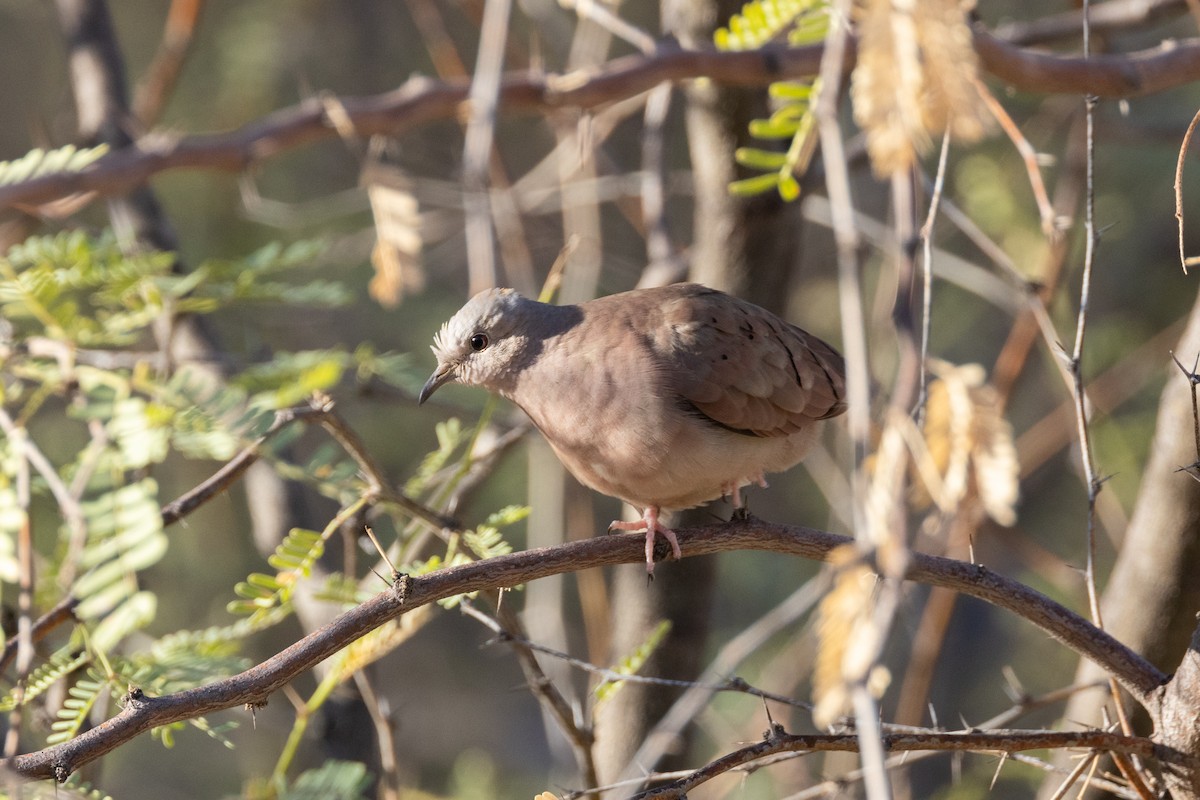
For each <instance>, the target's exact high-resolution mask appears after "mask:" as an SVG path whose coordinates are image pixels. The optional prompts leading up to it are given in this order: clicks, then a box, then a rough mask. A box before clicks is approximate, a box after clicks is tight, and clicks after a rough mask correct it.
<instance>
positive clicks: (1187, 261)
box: [1175, 111, 1200, 275]
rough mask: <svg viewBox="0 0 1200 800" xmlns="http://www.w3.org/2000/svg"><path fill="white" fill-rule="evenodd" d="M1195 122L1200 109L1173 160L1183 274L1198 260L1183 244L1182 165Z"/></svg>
mask: <svg viewBox="0 0 1200 800" xmlns="http://www.w3.org/2000/svg"><path fill="white" fill-rule="evenodd" d="M1196 123H1200V111H1197V112H1196V113H1195V115H1193V116H1192V121H1191V122H1189V123H1188V126H1187V130H1186V131H1185V132H1184V134H1183V141H1182V142H1180V144H1179V160H1178V161H1176V162H1175V219H1176V220H1178V222H1179V265H1180V266H1181V267H1183V274H1184V275H1187V271H1188V266H1190V265H1191V264H1195V263H1197V262H1198V261H1200V259H1197V258H1188V256H1187V251H1186V250H1185V248H1184V244H1183V165H1184V162H1185V161H1186V160H1187V153H1188V148H1189V147H1190V146H1191V144H1192V134H1193V133H1195V132H1196Z"/></svg>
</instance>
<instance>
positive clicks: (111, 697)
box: [0, 231, 528, 797]
mask: <svg viewBox="0 0 1200 800" xmlns="http://www.w3.org/2000/svg"><path fill="white" fill-rule="evenodd" d="M316 252H317V246H316V245H314V244H312V243H305V242H302V243H298V244H293V245H286V246H285V245H270V246H268V247H265V248H262V249H260V250H258V251H256V252H255V253H252V254H251V255H249V256H246V257H244V258H241V259H234V260H227V261H212V262H206V263H204V264H202V265H200V266H199V267H198V268H197V269H195V270H194V271H192V272H189V273H187V274H186V275H182V274H178V273H177V272H175V270H174V266H175V259H174V257H173V256H172V255H171V254H162V253H159V254H133V255H130V254H127V253H124V252H123V251H122V250H121V248H120V247H119V246H118V243H117V242H116V240H115V238H114V237H113V236H112V235H111V234H108V233H104V234H100V235H97V236H92V235H88V234H85V233H82V232H79V231H67V232H63V233H59V234H55V235H51V236H39V237H33V238H31V239H29V240H27V241H26V242H24V243H22V244H21V245H18V246H16V247H14V248H12V249H11V250H10V251H9V252H8V253H7V254H6V255H5V256H3V257H0V314H2V315H3V317H2V320H0V410H3V412H4V415H5V420H6V422H5V424H6V426H9V428H10V429H11V430H12V435H9V436H6V437H4V438H3V439H2V440H0V582H9V583H15V582H16V580H17V577H18V569H17V559H16V541H17V539H18V534H19V533H20V532H21V531H22V530H24V528H25V527H26V526H29V527H30V528H31V529H33V530H34V532H35V533H36V534H37V535H36V537H35V540H36V541H37V543H38V545H39V547H41V548H42V550H43V551H44V552H40V553H38V554H37V556H38V557H37V559H36V564H37V570H38V572H39V574H38V575H36V576H35V585H36V586H37V587H38V589H39V592H40V596H39V598H38V601H39V604H44V605H46V606H49V605H52V604H53V603H56V602H58V601H59V600H61V598H62V596H63V594H64V593H70V594H71V595H72V596H73V597H74V598H75V599H76V600H77V601H78V602H77V606H76V614H77V617H78V620H79V622H78V624H77V625H76V626H75V627H74V629H73V633H72V635H71V637H70V640H69V642H66V643H65V644H63V645H62V646H61V648H60V649H59V650H58V651H57V652H56V653H54V654H53V655H51V656H50V657H49V658H47V659H45V660H44V661H41V662H40V663H39V662H35V664H34V665H33V667H32V670H31V672H30V674H29V675H28V676H27V677H26V679H25V681H24V688H23V691H21V692H17V691H13V692H10V693H9V694H8V695H6V696H4V697H3V698H0V710H11V709H13V708H15V707H16V706H17V705H18V704H21V705H26V706H28V705H33V704H38V705H43V704H46V703H47V702H48V698H53V697H56V696H60V695H62V696H65V700H63V701H62V704H61V706H59V707H57V708H55V707H50V708H47V709H46V712H45V713H46V714H48V715H49V716H51V717H52V718H53V719H54V722H53V725H52V731H51V735H50V738H49V740H48V741H49V742H51V743H56V742H63V741H66V740H68V739H70V738H71V737H73V736H75V735H76V734H77V733H78V732H79V731H80V730H81V729H82V728H83V726H84V725H85V724H87V722H88V720H89V719H94V718H97V717H99V716H101V715H102V714H103V713H106V712H107V710H108V709H109V708H110V705H111V704H112V703H114V702H121V701H122V699H123V698H124V696H125V695H126V694H127V693H128V692H129V691H130V689H131V688H133V687H136V688H137V689H139V690H140V691H142V692H144V693H146V694H147V695H149V696H161V695H167V694H171V693H174V692H179V691H182V690H185V689H189V688H193V687H196V686H201V685H203V684H205V683H208V682H211V681H213V680H215V679H219V678H221V677H223V676H228V675H232V674H235V673H237V672H240V671H242V670H244V669H246V668H247V666H248V661H247V660H246V659H245V657H244V656H242V654H241V645H242V643H243V641H244V640H245V639H246V638H247V637H249V636H252V635H254V634H256V633H258V632H261V631H263V630H265V629H267V628H269V627H271V626H274V625H277V624H278V623H279V622H281V621H283V620H285V619H287V618H288V617H289V616H290V615H291V613H292V599H293V597H294V593H295V591H296V590H297V589H298V587H299V586H300V585H301V584H302V583H303V582H304V581H306V580H308V579H309V578H311V577H312V576H313V574H314V571H315V567H316V564H317V562H318V561H319V560H320V559H321V558H322V556H323V554H324V551H325V549H326V543H327V541H328V539H329V538H330V537H331V536H332V535H333V534H334V533H335V532H337V531H339V530H340V529H341V528H342V526H343V525H345V524H347V523H348V522H349V521H354V522H356V523H358V522H359V520H360V517H362V516H363V515H364V514H365V513H366V512H367V511H368V510H371V511H372V512H373V513H374V514H375V524H378V525H382V526H383V527H384V528H387V529H391V530H393V531H394V532H395V534H396V537H397V544H398V546H400V547H406V546H407V545H408V544H409V543H411V542H412V541H417V540H419V539H420V537H419V535H418V534H419V533H420V530H421V529H420V528H419V527H418V526H416V525H414V523H413V520H412V519H411V518H410V516H409V512H408V511H406V510H405V509H404V508H403V507H402V506H401V504H398V503H389V502H388V498H387V497H377V496H376V495H377V494H378V489H377V488H375V487H376V484H374V483H371V482H369V481H368V480H366V479H365V478H364V476H363V475H361V474H360V466H359V462H358V461H357V460H356V458H355V457H354V456H355V455H357V454H353V453H349V452H347V449H346V448H347V447H348V445H347V443H346V442H344V441H342V440H341V439H340V438H339V439H336V440H327V441H323V442H316V443H314V444H313V445H312V446H305V447H304V448H303V452H304V453H305V455H304V456H303V457H301V458H299V459H296V458H293V457H292V456H290V455H289V453H290V452H291V450H290V448H289V447H288V445H291V444H294V443H296V442H297V439H298V438H299V437H301V436H304V435H305V427H304V425H302V424H300V423H299V422H290V421H291V420H297V419H301V418H303V417H305V416H311V413H312V410H313V407H312V406H310V405H309V403H308V400H309V398H311V397H312V396H313V395H314V394H315V393H324V392H336V391H337V389H338V387H339V386H341V385H342V384H344V383H345V382H347V381H348V380H354V381H357V382H359V383H367V382H370V381H375V380H378V381H381V382H383V383H387V384H391V385H394V386H399V387H401V388H403V389H408V390H413V389H415V388H417V387H419V386H420V383H421V381H422V378H423V375H420V374H418V371H417V370H416V369H415V368H414V367H413V365H412V363H411V361H410V360H409V359H408V358H407V356H404V355H399V354H391V353H377V352H375V351H374V350H373V349H372V348H370V347H359V348H358V349H356V350H355V351H353V352H346V351H342V350H336V349H328V350H310V351H301V352H295V353H281V354H277V355H275V356H274V357H272V358H271V359H269V360H266V361H264V362H262V363H258V364H252V365H245V366H242V367H241V368H236V367H231V368H229V369H228V370H226V371H225V372H224V373H223V374H219V375H218V374H217V373H216V371H215V370H213V369H211V368H210V367H208V366H206V365H202V364H183V365H172V364H168V363H165V361H164V359H162V358H161V357H160V356H159V354H158V353H157V352H155V351H153V350H149V349H146V343H147V342H148V341H150V340H151V338H152V337H151V334H152V330H151V326H152V325H153V324H156V321H157V320H159V319H160V318H163V317H164V316H170V315H173V314H178V313H184V312H186V313H190V314H208V313H212V312H214V311H217V310H220V309H222V308H226V307H228V306H230V305H232V304H238V303H247V302H254V303H263V302H282V303H289V304H300V303H321V304H329V303H336V302H341V301H343V300H344V299H345V298H346V297H347V293H346V292H345V291H344V289H342V288H341V287H340V286H339V285H336V284H332V283H330V282H328V281H325V280H309V281H300V282H296V281H294V280H293V279H292V276H291V274H292V273H293V271H294V270H295V269H296V268H298V267H300V266H302V265H304V264H305V263H307V262H308V261H310V260H311V259H312V257H313V256H314V255H315V254H316ZM296 411H303V412H306V413H305V414H297V413H295V412H296ZM485 423H486V420H485V421H484V422H481V424H480V428H481V427H482V425H483V424H485ZM480 428H475V429H472V430H467V429H464V428H463V426H462V425H461V424H460V423H459V422H458V421H457V420H451V421H449V422H447V423H444V424H442V425H439V426H438V446H437V448H436V449H435V450H434V452H432V453H430V454H429V455H428V456H426V458H425V459H424V460H423V462H422V465H421V467H420V468H419V469H418V470H417V473H416V475H415V476H414V478H413V479H412V480H410V481H409V482H408V483H407V484H406V486H405V491H406V493H407V494H408V495H409V496H410V497H413V498H415V499H418V500H420V501H421V502H424V503H427V504H429V505H431V506H438V507H440V506H441V505H442V504H444V503H446V502H448V499H449V498H450V497H451V496H452V494H453V492H454V491H455V487H457V486H458V485H459V482H460V481H461V480H462V479H463V478H464V477H465V476H466V475H467V473H468V471H469V467H470V464H471V455H470V454H471V451H472V448H473V446H474V442H475V438H476V436H477V435H478V431H479V430H480ZM26 442H28V444H25V443H26ZM306 444H307V443H306ZM297 449H300V448H297ZM34 450H36V452H37V453H38V454H45V455H44V457H42V459H41V460H39V461H38V462H37V463H36V465H34V467H33V468H31V464H33V461H31V460H29V459H28V453H29V452H32V451H34ZM241 453H252V454H254V455H255V456H256V457H258V458H260V459H262V460H265V461H266V462H268V463H270V464H271V465H272V466H274V468H275V469H276V470H277V471H278V472H280V473H281V474H282V475H283V476H285V477H288V478H293V479H296V480H301V481H304V482H306V483H307V484H309V485H310V486H312V487H314V488H315V489H316V490H317V491H319V492H321V493H322V494H325V495H326V496H328V497H331V498H335V499H337V501H338V502H339V503H341V505H342V511H341V512H340V513H339V514H338V515H336V516H335V517H334V519H332V520H331V521H330V522H329V523H328V525H326V526H325V528H324V529H323V530H321V531H315V530H303V529H295V530H293V531H291V533H290V534H289V535H288V536H287V537H286V538H285V539H284V541H283V542H282V543H280V544H279V546H278V547H277V548H276V550H275V552H274V553H273V554H272V555H271V556H270V558H268V559H267V561H268V563H269V565H270V567H271V568H272V569H273V570H274V571H273V572H269V571H268V572H254V573H252V574H250V575H248V576H247V577H246V579H245V580H244V581H241V582H239V583H238V584H237V585H236V586H235V588H234V595H235V597H234V599H233V600H232V602H230V603H229V604H228V608H229V610H230V611H232V612H235V613H238V614H243V615H244V616H243V617H242V618H241V619H237V620H235V621H233V622H232V623H230V624H226V625H215V626H212V627H209V628H205V629H203V630H198V631H179V632H168V633H165V634H162V635H158V636H157V637H155V636H149V635H147V634H146V631H147V630H150V627H149V626H150V625H151V623H152V622H154V620H155V618H156V615H157V611H158V596H157V594H156V593H155V591H154V590H153V589H152V588H150V587H152V586H153V583H151V582H147V581H145V580H144V575H145V574H146V572H147V571H148V570H150V569H152V568H153V567H154V566H155V565H156V564H158V563H160V562H161V560H162V559H163V557H164V555H165V554H166V553H167V552H168V550H169V548H170V547H171V544H172V537H169V536H168V535H167V534H166V532H165V530H164V521H165V520H171V521H173V520H174V517H173V516H171V515H168V514H166V513H165V507H164V500H165V499H167V498H164V497H163V496H162V486H161V485H160V481H159V480H158V479H157V478H156V473H158V472H159V471H160V470H161V469H162V467H163V466H164V464H166V463H167V462H169V461H171V460H174V459H179V458H186V459H202V460H215V461H229V460H230V459H233V458H235V457H237V456H238V455H239V454H241ZM26 474H27V475H30V477H31V479H30V480H28V481H25V479H24V478H23V477H20V476H22V475H26ZM26 485H27V486H28V490H29V491H28V492H25V491H24V489H23V488H22V487H23V486H26ZM52 514H53V515H57V517H58V518H59V519H60V520H61V523H60V524H58V525H57V530H54V527H55V526H51V527H50V528H46V527H45V526H44V523H43V520H45V519H47V518H49V517H50V515H52ZM527 514H528V509H527V508H523V507H516V506H511V507H507V508H503V509H500V510H499V511H497V512H495V513H494V514H491V515H490V516H488V517H487V519H485V520H484V522H483V523H482V524H481V525H479V526H478V527H476V528H474V529H472V530H467V531H462V532H460V533H457V534H454V535H452V536H451V537H450V538H449V541H448V542H447V544H446V547H445V550H444V551H443V552H429V551H428V550H425V551H422V552H421V553H420V555H421V556H422V558H414V557H413V556H415V555H417V553H412V554H406V555H405V559H406V560H407V561H408V563H407V564H406V569H407V570H408V571H409V572H411V573H413V574H419V573H420V572H422V571H430V570H433V569H438V568H441V567H442V566H445V565H453V564H459V563H466V562H468V561H472V560H475V559H478V558H492V557H495V556H497V555H501V554H504V553H508V552H511V550H512V546H511V545H510V544H509V542H508V541H506V540H505V538H504V535H503V530H504V529H505V528H506V527H508V526H511V525H513V524H515V523H517V522H519V521H520V520H522V519H524V518H525V516H526V515H527ZM326 586H327V589H328V587H333V588H332V590H329V592H328V596H329V597H330V599H333V600H334V601H336V602H339V603H353V602H358V601H361V599H362V598H363V597H364V596H365V595H366V594H367V593H368V592H374V591H378V588H379V587H378V584H377V578H376V577H375V576H374V575H373V574H371V573H366V577H363V578H360V577H359V576H356V575H343V574H340V573H335V574H334V575H333V577H332V578H330V579H328V580H327V583H326ZM454 602H456V600H455V599H451V600H449V601H447V602H446V603H445V604H446V605H452V604H453V603H454ZM435 611H436V608H435V607H431V608H427V609H424V610H422V611H421V612H414V613H411V614H407V615H405V616H404V617H403V618H402V619H398V620H395V621H393V622H391V623H389V624H387V625H384V626H382V627H380V628H379V629H377V630H375V631H373V632H372V633H371V634H369V635H368V636H365V637H363V638H362V639H361V640H360V641H358V642H356V643H355V644H354V645H353V646H351V647H349V648H347V649H346V650H344V651H342V652H341V653H339V654H338V655H337V656H336V657H335V658H333V659H330V661H329V662H328V666H329V669H328V670H327V671H326V672H325V673H324V675H323V678H322V681H321V683H320V684H319V686H318V689H317V691H315V692H314V694H313V696H312V697H311V698H310V699H309V701H308V704H307V705H308V707H309V711H310V712H315V711H316V710H317V709H319V708H320V706H321V704H323V703H324V702H325V701H326V700H327V699H328V697H329V696H330V693H331V692H332V690H333V688H335V687H336V686H338V685H340V684H341V683H343V682H345V681H346V680H349V679H350V678H351V677H352V676H353V675H354V674H355V672H357V671H358V670H361V669H362V668H363V667H365V666H366V665H368V664H370V663H372V662H373V661H375V660H377V659H379V658H381V657H383V656H384V655H386V654H387V653H389V652H391V651H392V650H394V649H395V648H396V647H398V646H400V645H401V644H402V643H403V642H405V641H406V640H407V639H408V638H409V637H410V636H411V635H412V634H413V633H414V632H415V631H417V630H419V629H420V627H421V626H422V625H423V624H424V623H425V621H426V620H427V619H429V618H430V617H431V615H432V614H433V613H435ZM135 633H137V634H138V635H137V636H136V637H135V636H134V634H135ZM56 687H57V688H60V689H62V691H61V692H51V691H50V690H51V689H53V688H56ZM34 717H35V715H26V718H27V719H30V718H34ZM309 718H311V713H310V714H305V715H303V716H302V718H301V719H298V720H297V724H296V732H297V738H295V742H294V743H291V742H290V743H289V746H288V747H287V748H286V749H285V753H284V755H283V757H281V759H280V768H279V770H278V773H277V774H278V775H279V776H280V779H279V781H277V782H276V783H274V784H273V785H275V786H279V787H283V786H286V785H287V784H286V781H283V780H282V777H281V776H283V775H284V774H286V768H287V764H289V763H290V759H291V755H292V754H294V752H295V746H296V745H298V743H299V738H298V735H299V733H301V732H302V731H303V730H304V728H305V726H306V725H307V720H308V719H309ZM189 726H190V727H192V728H195V729H197V730H199V731H201V732H203V733H204V734H205V735H207V736H210V737H213V738H215V739H217V740H218V741H222V742H223V743H224V744H225V745H226V746H230V744H229V742H228V740H227V739H225V736H224V733H225V731H226V730H227V728H228V727H229V726H228V725H212V724H210V723H209V722H208V721H207V720H205V719H203V718H198V719H192V720H188V721H187V722H178V723H172V724H170V725H166V726H163V727H161V728H158V729H156V730H155V731H154V735H155V737H156V738H157V739H158V740H159V741H160V742H162V744H163V745H164V746H167V747H170V746H172V745H173V743H174V742H175V739H176V736H177V735H178V733H179V731H181V730H183V729H184V728H185V727H189ZM364 781H365V773H363V772H362V771H361V767H358V766H357V765H352V766H346V765H341V766H339V765H338V764H337V763H336V762H331V763H330V764H327V765H326V766H325V767H324V768H323V769H322V770H318V771H313V772H310V773H305V774H303V775H301V776H300V777H299V778H297V779H296V781H295V782H294V783H292V784H291V786H290V787H289V788H288V789H287V794H286V796H289V797H305V796H310V795H311V796H321V797H331V796H332V797H358V796H360V794H361V791H362V788H363V787H364V786H365V785H366V782H364Z"/></svg>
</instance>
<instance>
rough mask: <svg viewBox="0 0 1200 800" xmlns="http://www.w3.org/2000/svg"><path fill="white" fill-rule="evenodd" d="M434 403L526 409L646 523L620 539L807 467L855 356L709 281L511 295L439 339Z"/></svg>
mask: <svg viewBox="0 0 1200 800" xmlns="http://www.w3.org/2000/svg"><path fill="white" fill-rule="evenodd" d="M433 352H434V354H435V355H436V356H437V360H438V367H437V370H436V371H435V372H434V373H433V375H432V376H431V377H430V379H429V381H428V382H427V383H426V384H425V387H424V388H423V389H422V390H421V397H420V401H421V402H424V401H425V399H426V398H427V397H428V396H429V395H430V394H432V393H433V392H434V391H435V390H436V389H437V388H438V387H439V386H441V385H443V384H444V383H447V382H449V381H452V380H457V381H458V382H460V383H464V384H467V385H471V386H483V387H484V388H486V389H488V390H489V391H492V392H495V393H497V394H500V395H501V396H503V397H506V398H508V399H509V400H511V401H512V402H514V403H516V404H517V405H518V406H520V407H521V408H522V409H524V410H525V412H526V413H527V414H528V415H529V417H530V418H531V419H532V420H533V422H534V424H535V425H536V426H537V427H538V429H539V430H541V432H542V433H543V434H544V435H545V437H546V439H547V441H549V442H550V445H551V447H552V448H553V449H554V451H555V453H556V454H557V455H558V457H559V459H561V460H562V462H563V464H564V465H565V466H566V467H567V469H568V470H570V471H571V473H572V474H573V475H575V477H576V478H578V479H579V481H580V482H581V483H583V484H584V485H586V486H589V487H591V488H593V489H595V490H597V491H599V492H603V493H604V494H607V495H610V496H613V497H618V498H620V499H622V500H624V501H625V502H627V503H629V504H631V505H633V506H635V507H637V508H638V509H639V510H640V511H641V512H642V514H643V519H642V521H641V522H639V523H627V522H615V523H613V527H614V528H618V529H622V530H641V529H643V528H644V529H645V530H646V567H647V570H648V571H650V572H653V569H654V560H653V546H654V535H655V533H656V532H658V533H662V534H663V535H664V536H665V537H666V538H667V540H668V541H669V542H670V543H671V546H672V550H673V552H674V554H675V556H676V558H678V557H679V545H678V543H677V542H676V541H675V535H674V533H672V532H671V531H670V530H668V529H666V528H664V527H663V526H662V525H661V524H660V523H659V522H658V515H659V512H660V511H661V510H678V509H683V508H691V507H693V506H697V505H700V504H701V503H705V502H707V501H709V500H712V499H714V498H716V497H720V496H722V495H732V496H733V500H734V505H735V507H740V505H741V503H740V491H739V490H740V488H741V487H742V486H745V485H746V484H748V483H756V482H757V483H762V482H763V475H764V473H767V472H780V471H783V470H786V469H789V468H790V467H792V466H794V465H795V464H796V463H797V462H798V461H800V459H801V458H802V457H803V456H804V454H805V452H807V450H808V448H809V447H810V446H811V445H812V443H813V442H814V441H815V440H816V437H817V434H818V427H819V426H818V425H817V424H816V423H817V422H818V421H820V420H823V419H827V418H829V417H833V416H837V415H838V414H841V413H842V412H843V411H845V410H846V404H845V399H844V398H845V377H844V372H845V370H844V363H843V361H842V357H841V356H840V355H839V354H838V353H837V351H835V350H834V349H833V348H832V347H830V346H829V345H828V344H826V343H825V342H823V341H821V340H820V339H818V338H817V337H815V336H813V335H812V334H809V333H806V332H805V331H803V330H801V329H800V328H797V327H796V326H795V325H791V324H789V323H787V322H785V321H784V320H782V319H780V318H779V317H777V316H775V315H774V314H771V313H770V312H768V311H766V310H765V309H762V308H759V307H758V306H756V305H753V304H751V303H748V302H746V301H744V300H739V299H738V298H736V297H731V296H729V295H727V294H724V293H723V292H719V291H716V290H715V289H708V288H705V287H703V286H698V285H696V284H675V285H672V286H664V287H660V288H654V289H638V290H634V291H632V292H625V293H622V294H616V295H610V296H608V297H602V298H599V299H597V300H591V301H589V302H586V303H581V304H579V305H577V306H551V305H546V304H544V303H538V302H535V301H533V300H527V299H526V298H524V297H521V296H520V295H518V294H516V293H515V292H513V291H512V290H511V289H491V290H488V291H485V292H482V293H480V294H478V295H476V296H475V297H474V298H472V299H471V300H470V301H469V302H468V303H467V304H466V305H465V306H463V307H462V309H460V310H459V312H458V313H457V314H455V315H454V317H453V318H451V319H450V321H449V322H447V323H446V324H445V325H443V326H442V329H441V331H439V332H438V334H437V336H436V338H435V342H434V346H433Z"/></svg>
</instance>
